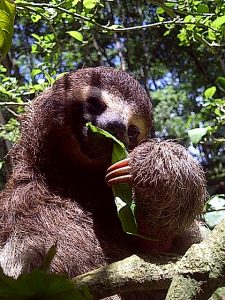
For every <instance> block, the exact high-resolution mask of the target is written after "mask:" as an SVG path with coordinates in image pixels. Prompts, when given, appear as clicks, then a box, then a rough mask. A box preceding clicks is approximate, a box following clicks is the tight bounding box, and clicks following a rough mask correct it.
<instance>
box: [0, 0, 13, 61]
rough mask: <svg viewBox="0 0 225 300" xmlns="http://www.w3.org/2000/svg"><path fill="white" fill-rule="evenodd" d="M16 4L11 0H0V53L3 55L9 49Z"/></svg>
mask: <svg viewBox="0 0 225 300" xmlns="http://www.w3.org/2000/svg"><path fill="white" fill-rule="evenodd" d="M15 10H16V6H15V4H14V3H13V1H11V0H1V1H0V53H1V55H2V56H4V55H5V54H6V53H7V52H8V51H9V49H10V47H11V44H12V38H13V26H14V17H15Z"/></svg>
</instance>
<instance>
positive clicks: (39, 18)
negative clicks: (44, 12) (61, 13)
mask: <svg viewBox="0 0 225 300" xmlns="http://www.w3.org/2000/svg"><path fill="white" fill-rule="evenodd" d="M31 20H32V22H33V23H37V22H38V21H39V20H41V16H40V15H34V14H32V15H31Z"/></svg>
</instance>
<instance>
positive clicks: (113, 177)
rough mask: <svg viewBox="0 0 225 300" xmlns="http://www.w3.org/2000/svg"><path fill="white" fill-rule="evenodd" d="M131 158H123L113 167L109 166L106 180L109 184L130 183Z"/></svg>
mask: <svg viewBox="0 0 225 300" xmlns="http://www.w3.org/2000/svg"><path fill="white" fill-rule="evenodd" d="M129 161H130V159H129V158H126V159H124V160H121V161H119V162H117V163H115V164H113V165H112V166H111V167H109V168H108V170H107V173H106V177H105V179H106V182H107V184H108V185H110V186H111V185H113V184H117V183H130V181H131V174H130V169H131V168H130V166H129Z"/></svg>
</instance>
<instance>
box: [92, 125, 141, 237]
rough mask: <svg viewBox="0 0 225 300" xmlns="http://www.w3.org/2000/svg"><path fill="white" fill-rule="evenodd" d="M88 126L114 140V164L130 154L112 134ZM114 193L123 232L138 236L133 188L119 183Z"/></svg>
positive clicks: (98, 133)
mask: <svg viewBox="0 0 225 300" xmlns="http://www.w3.org/2000/svg"><path fill="white" fill-rule="evenodd" d="M86 126H87V127H88V130H90V132H91V133H93V134H96V135H101V136H104V137H105V138H108V139H111V140H113V150H112V164H114V163H116V162H118V161H120V160H122V159H125V158H126V157H127V154H128V152H127V150H126V148H125V146H124V144H123V143H122V142H121V141H119V140H118V139H117V138H115V137H114V136H113V135H112V134H110V133H108V132H107V131H105V130H103V129H101V128H98V127H96V126H94V125H92V124H91V123H87V124H86ZM112 191H113V195H114V201H115V204H116V208H117V214H118V217H119V219H120V221H121V223H122V227H123V230H124V231H125V232H126V233H129V234H134V235H138V234H137V223H136V218H135V202H134V201H133V200H132V189H131V187H130V186H129V184H127V183H118V184H115V185H113V187H112Z"/></svg>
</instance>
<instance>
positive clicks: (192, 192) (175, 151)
mask: <svg viewBox="0 0 225 300" xmlns="http://www.w3.org/2000/svg"><path fill="white" fill-rule="evenodd" d="M129 157H130V163H129V164H130V166H131V174H132V186H133V191H134V192H133V193H134V199H135V201H136V218H137V221H138V227H139V233H140V234H142V235H144V236H149V237H152V238H154V239H159V240H162V241H164V243H162V244H164V245H166V244H167V245H168V248H169V249H170V248H171V242H172V241H173V240H174V238H175V237H177V236H179V235H180V234H181V233H183V232H184V231H185V230H187V229H189V228H190V227H191V226H192V224H194V220H195V219H196V217H199V216H200V215H201V214H202V213H203V208H204V203H205V200H206V196H207V192H206V181H205V175H204V172H203V169H202V168H201V166H200V165H199V164H198V163H197V162H196V161H195V160H194V159H193V158H192V156H191V155H190V154H189V153H188V152H187V151H186V149H185V148H184V147H183V146H181V145H179V144H176V143H174V142H172V141H159V140H157V139H153V140H150V141H148V142H145V143H142V144H141V145H140V146H138V147H136V148H135V149H134V150H133V151H132V152H131V154H130V155H129ZM141 242H142V244H143V242H145V241H144V240H143V241H141ZM166 242H168V243H166ZM145 244H146V245H148V247H149V246H150V245H149V243H145ZM158 244H159V245H160V243H158ZM152 246H155V245H154V243H153V245H152ZM169 249H166V248H164V251H166V250H169Z"/></svg>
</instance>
